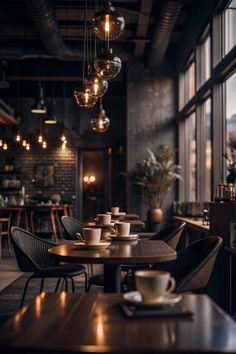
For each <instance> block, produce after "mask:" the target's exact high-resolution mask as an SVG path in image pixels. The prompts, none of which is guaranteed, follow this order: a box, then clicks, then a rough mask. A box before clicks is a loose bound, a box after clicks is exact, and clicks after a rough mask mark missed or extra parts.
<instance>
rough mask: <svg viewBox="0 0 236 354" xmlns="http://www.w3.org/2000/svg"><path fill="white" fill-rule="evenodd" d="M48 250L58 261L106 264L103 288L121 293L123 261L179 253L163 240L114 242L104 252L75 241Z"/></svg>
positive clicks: (172, 256) (159, 259)
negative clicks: (78, 246)
mask: <svg viewBox="0 0 236 354" xmlns="http://www.w3.org/2000/svg"><path fill="white" fill-rule="evenodd" d="M49 253H50V254H51V255H52V256H53V257H55V258H56V259H57V260H58V261H63V262H72V263H85V264H93V263H96V264H104V291H105V292H121V289H120V286H121V278H120V273H121V264H147V263H158V262H165V261H171V260H174V259H176V252H175V250H173V249H172V248H171V247H170V246H168V245H167V244H166V243H165V242H163V241H148V240H140V241H134V242H123V241H122V242H114V241H112V243H111V245H110V246H109V248H107V249H105V250H103V251H87V250H86V251H84V250H79V249H78V248H76V247H75V246H74V244H73V242H72V243H71V244H66V245H60V246H56V247H53V248H51V249H50V250H49Z"/></svg>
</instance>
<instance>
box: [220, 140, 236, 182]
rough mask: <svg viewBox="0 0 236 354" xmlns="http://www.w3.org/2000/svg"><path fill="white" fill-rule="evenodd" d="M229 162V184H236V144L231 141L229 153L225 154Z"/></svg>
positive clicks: (228, 148)
mask: <svg viewBox="0 0 236 354" xmlns="http://www.w3.org/2000/svg"><path fill="white" fill-rule="evenodd" d="M223 157H224V158H225V159H226V162H227V169H228V171H229V174H228V176H227V183H235V180H236V144H235V143H233V141H232V140H231V139H230V140H229V142H228V143H227V152H226V153H225V154H223Z"/></svg>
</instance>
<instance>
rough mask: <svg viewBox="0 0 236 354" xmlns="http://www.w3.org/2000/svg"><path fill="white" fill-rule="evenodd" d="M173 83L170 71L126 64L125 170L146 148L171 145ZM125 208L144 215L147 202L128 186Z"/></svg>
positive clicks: (167, 210) (166, 208) (168, 203)
mask: <svg viewBox="0 0 236 354" xmlns="http://www.w3.org/2000/svg"><path fill="white" fill-rule="evenodd" d="M175 101H176V95H175V86H174V79H173V78H172V77H171V75H168V73H167V74H165V76H163V75H160V74H159V73H158V72H151V71H149V70H148V69H147V68H146V67H144V66H143V65H142V64H141V63H139V62H136V63H134V62H132V64H130V65H129V66H128V81H127V137H128V138H127V170H128V171H131V170H132V169H133V168H134V166H135V164H136V163H137V162H138V161H140V160H142V159H143V158H144V157H145V156H146V152H147V148H150V149H152V148H155V147H157V146H158V145H160V144H166V145H168V146H170V147H172V148H175V141H176V139H175V137H176V123H177V122H176V118H175ZM174 199H175V195H174V192H173V191H172V192H171V193H170V194H169V196H168V198H167V199H166V201H165V203H164V207H163V209H164V212H165V221H167V220H168V218H169V217H170V209H171V204H172V201H173V200H174ZM128 209H129V210H132V211H135V212H137V213H138V214H141V215H142V217H143V218H144V219H145V217H146V211H147V209H148V206H147V205H145V204H143V203H141V202H140V198H139V196H138V195H137V193H136V192H135V190H134V189H133V188H132V187H131V188H129V192H128Z"/></svg>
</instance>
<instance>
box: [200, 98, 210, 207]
mask: <svg viewBox="0 0 236 354" xmlns="http://www.w3.org/2000/svg"><path fill="white" fill-rule="evenodd" d="M202 113H203V131H204V132H205V136H204V142H203V143H204V152H203V153H204V172H205V173H203V175H204V181H205V188H204V197H205V198H204V201H211V189H212V124H211V122H212V119H211V99H210V98H209V99H208V100H206V101H205V102H204V103H203V112H202Z"/></svg>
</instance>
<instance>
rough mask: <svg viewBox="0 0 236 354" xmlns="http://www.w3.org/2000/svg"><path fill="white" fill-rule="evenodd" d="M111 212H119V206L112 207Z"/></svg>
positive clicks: (114, 213)
mask: <svg viewBox="0 0 236 354" xmlns="http://www.w3.org/2000/svg"><path fill="white" fill-rule="evenodd" d="M111 212H112V214H113V215H118V214H119V212H120V208H119V207H112V208H111Z"/></svg>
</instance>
